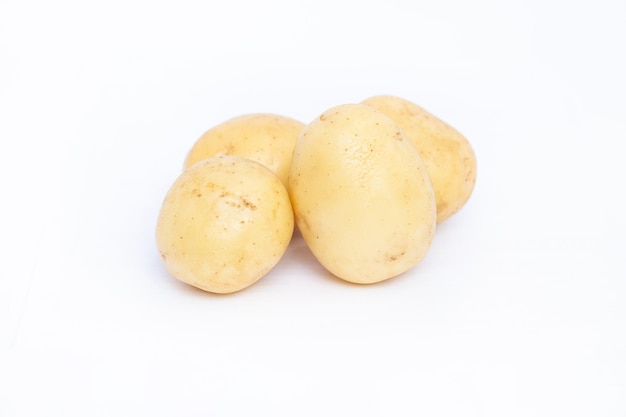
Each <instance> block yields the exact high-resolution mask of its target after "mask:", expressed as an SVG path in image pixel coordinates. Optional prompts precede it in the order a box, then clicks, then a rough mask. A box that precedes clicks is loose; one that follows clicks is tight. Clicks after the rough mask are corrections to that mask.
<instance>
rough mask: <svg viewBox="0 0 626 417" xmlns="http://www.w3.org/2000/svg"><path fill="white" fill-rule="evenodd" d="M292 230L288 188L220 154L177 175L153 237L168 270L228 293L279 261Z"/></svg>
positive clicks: (260, 169) (262, 170) (261, 169)
mask: <svg viewBox="0 0 626 417" xmlns="http://www.w3.org/2000/svg"><path fill="white" fill-rule="evenodd" d="M293 229H294V218H293V211H292V209H291V204H290V201H289V195H288V193H287V190H286V189H285V187H284V185H283V184H282V183H281V182H280V180H279V179H278V177H276V175H275V174H274V173H272V172H271V171H270V170H269V169H268V168H266V167H265V166H263V165H261V164H260V163H258V162H255V161H252V160H249V159H245V158H241V157H237V156H221V157H215V158H210V159H207V160H204V161H201V162H199V163H197V164H194V165H193V166H191V167H190V168H189V169H187V170H185V171H184V172H183V173H182V174H181V175H180V176H179V177H178V179H176V181H175V182H174V184H173V185H172V186H171V188H170V190H169V191H168V193H167V195H166V196H165V200H164V201H163V205H162V207H161V210H160V212H159V216H158V220H157V226H156V241H157V246H158V249H159V252H160V254H161V259H162V260H163V263H164V264H165V267H166V268H167V270H168V271H169V272H170V273H171V274H172V275H173V276H174V277H176V278H178V279H179V280H181V281H183V282H186V283H187V284H191V285H193V286H195V287H198V288H201V289H203V290H205V291H210V292H214V293H232V292H235V291H239V290H242V289H244V288H246V287H248V286H250V285H252V284H253V283H255V282H256V281H257V280H259V279H260V278H261V277H262V276H263V275H265V274H266V273H267V272H268V271H269V270H270V269H272V268H273V267H274V266H275V265H276V264H277V263H278V261H279V260H280V259H281V257H282V256H283V254H284V253H285V250H286V249H287V246H288V244H289V241H290V240H291V236H292V234H293Z"/></svg>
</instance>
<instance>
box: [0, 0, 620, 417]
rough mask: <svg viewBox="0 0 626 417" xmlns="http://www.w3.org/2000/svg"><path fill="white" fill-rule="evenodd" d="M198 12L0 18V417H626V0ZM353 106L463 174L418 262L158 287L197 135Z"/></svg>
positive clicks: (53, 12) (293, 268)
mask: <svg viewBox="0 0 626 417" xmlns="http://www.w3.org/2000/svg"><path fill="white" fill-rule="evenodd" d="M213 3H214V4H213ZM213 3H212V2H195V3H194V2H189V1H177V2H148V1H141V0H131V1H126V0H125V1H112V2H79V1H75V2H71V1H64V0H61V1H55V2H44V1H11V0H2V1H0V60H1V61H2V62H1V63H0V138H1V140H2V142H1V143H2V151H1V152H0V182H1V187H2V188H1V189H2V201H3V202H2V205H1V206H0V211H1V216H0V230H1V232H0V244H1V247H0V250H1V251H0V253H1V254H2V255H1V256H2V268H1V272H0V276H1V278H0V326H1V327H0V353H1V355H0V416H3V417H4V416H11V417H13V416H86V415H89V416H126V415H128V416H137V415H151V416H171V415H180V416H201V415H202V416H207V415H211V416H244V415H245V416H249V415H268V416H269V415H272V416H276V415H279V416H283V415H284V416H328V415H332V416H334V415H337V416H346V415H359V416H402V415H406V416H409V415H410V416H415V415H422V416H512V417H513V416H534V417H535V416H556V415H567V416H592V415H593V416H624V415H626V304H625V303H624V298H625V297H626V263H625V261H624V257H623V252H624V250H625V249H626V243H625V240H624V234H625V232H626V221H625V220H624V212H625V211H626V205H625V204H624V185H623V182H624V179H626V171H625V169H624V163H623V152H624V149H625V148H624V140H625V139H626V117H625V116H626V104H625V103H626V101H624V96H625V95H626V83H625V82H624V74H626V63H625V61H624V53H623V52H624V39H626V29H625V26H624V18H625V17H626V4H625V3H624V2H621V1H617V0H615V1H609V0H599V1H595V2H582V1H578V2H565V1H563V2H559V1H550V0H547V1H544V0H542V1H538V0H536V1H527V2H524V1H515V2H495V1H479V2H462V1H428V2H410V1H400V0H397V1H388V2H385V5H383V4H382V3H380V2H379V3H378V4H373V3H368V2H358V3H357V2H354V4H352V3H349V2H341V1H315V2H313V1H307V2H287V1H285V2H281V1H277V0H270V1H264V2H253V1H232V2H219V3H218V2H213ZM375 94H396V95H399V96H401V97H404V98H407V99H410V100H413V101H415V102H416V103H418V104H420V105H422V106H424V107H426V108H427V109H429V110H430V111H432V112H433V113H435V114H436V115H438V116H439V117H441V118H442V119H444V120H446V121H448V122H449V123H450V124H452V125H453V126H455V127H456V128H458V129H459V130H460V131H461V132H463V133H464V134H465V135H466V136H467V137H468V138H469V140H470V141H471V143H472V145H473V146H474V149H475V151H476V154H477V157H478V166H479V174H478V181H477V185H476V189H475V192H474V195H473V196H472V198H471V201H470V202H469V203H468V205H467V206H466V207H465V208H464V209H463V210H462V211H461V212H460V213H459V214H457V215H456V216H455V217H453V218H452V219H450V220H448V221H447V222H445V223H444V224H442V225H440V227H439V228H438V231H437V235H436V238H435V241H434V243H433V246H432V249H431V251H430V253H429V255H428V256H427V258H426V259H425V260H424V261H423V262H422V263H421V264H420V265H419V266H418V267H416V268H415V269H413V270H412V271H411V272H409V273H407V274H405V275H403V276H401V277H398V278H395V279H392V280H390V281H387V282H385V283H382V284H379V285H374V286H354V285H348V284H345V283H342V282H340V281H338V280H337V279H334V278H331V277H330V276H329V275H328V274H327V273H325V272H324V270H323V269H322V268H321V267H320V266H319V265H318V264H317V263H316V261H315V260H314V259H313V258H312V256H311V254H310V253H309V252H308V250H307V248H306V247H305V245H304V244H303V242H302V240H301V239H296V240H294V242H293V244H292V246H291V247H290V249H289V251H288V253H287V254H286V256H285V257H284V258H283V260H282V261H281V263H280V264H279V265H278V266H277V267H276V268H275V269H274V270H273V271H272V272H271V273H270V274H269V275H267V276H266V277H265V278H263V279H262V280H261V281H260V282H258V283H257V284H255V285H254V286H253V287H250V288H249V289H247V290H245V291H243V292H241V293H238V294H236V295H232V296H213V295H210V294H206V293H202V292H201V291H198V290H194V289H192V288H189V287H187V286H185V285H183V284H180V283H178V282H177V281H175V280H174V279H172V278H171V277H169V276H168V275H167V273H166V272H165V270H164V268H163V267H162V265H161V264H160V260H159V258H158V255H157V253H156V249H155V245H154V240H153V232H154V224H155V218H156V214H157V212H158V209H159V207H160V203H161V200H162V198H163V196H164V194H165V192H166V191H167V189H168V187H169V185H170V184H171V182H172V181H173V180H174V179H175V177H176V175H177V174H178V173H179V171H180V169H181V165H182V161H183V159H184V156H185V154H186V152H187V150H188V148H189V147H190V146H191V144H192V143H193V141H195V139H196V138H197V137H198V136H199V135H200V134H201V133H202V132H204V131H205V130H206V129H208V128H209V127H211V126H213V125H215V124H217V123H219V122H222V121H224V120H226V119H228V118H230V117H233V116H237V115H240V114H244V113H249V112H259V111H261V112H275V113H279V114H284V115H288V116H291V117H294V118H297V119H300V120H302V121H304V122H308V121H310V120H312V119H314V118H315V117H317V116H318V115H319V114H320V113H321V112H322V111H324V110H325V109H326V108H328V107H330V106H333V105H336V104H341V103H345V102H357V101H361V100H362V99H364V98H366V97H368V96H371V95H375Z"/></svg>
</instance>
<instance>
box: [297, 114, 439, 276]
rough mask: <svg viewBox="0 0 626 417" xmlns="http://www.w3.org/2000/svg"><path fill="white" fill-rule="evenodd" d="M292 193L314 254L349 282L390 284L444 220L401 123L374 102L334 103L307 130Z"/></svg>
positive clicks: (414, 261)
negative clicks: (367, 104) (438, 219)
mask: <svg viewBox="0 0 626 417" xmlns="http://www.w3.org/2000/svg"><path fill="white" fill-rule="evenodd" d="M289 193H290V197H291V202H292V206H293V208H294V213H295V218H296V224H297V226H298V228H299V230H300V232H301V234H302V237H303V238H304V240H305V242H306V243H307V245H308V246H309V248H310V249H311V252H313V254H314V256H315V257H316V258H317V259H318V260H319V262H320V263H321V264H322V265H323V266H324V267H325V268H326V269H328V270H329V271H330V272H331V273H333V274H334V275H336V276H337V277H339V278H341V279H344V280H346V281H350V282H354V283H360V284H369V283H375V282H379V281H383V280H386V279H388V278H391V277H394V276H396V275H398V274H401V273H402V272H404V271H407V270H408V269H410V268H411V267H413V266H414V265H416V264H417V263H418V262H419V261H420V260H421V259H422V258H423V257H424V256H425V255H426V253H427V252H428V249H429V247H430V244H431V241H432V238H433V234H434V231H435V224H436V208H435V196H434V192H433V188H432V185H431V183H430V180H429V178H428V172H427V171H426V167H425V165H424V162H423V161H422V159H421V157H420V156H419V153H418V152H417V150H416V149H415V147H414V146H413V145H412V144H411V142H410V141H409V140H408V139H406V138H405V137H404V134H403V133H402V132H401V130H400V128H399V127H398V126H397V125H396V124H395V123H394V122H393V121H392V120H391V119H390V118H388V117H387V116H385V115H384V114H383V113H382V112H380V111H378V110H376V109H375V108H373V107H371V106H366V105H363V104H344V105H340V106H337V107H333V108H331V109H329V110H327V111H326V112H324V113H323V114H322V115H321V116H320V117H319V118H318V119H316V120H314V121H313V122H311V123H310V124H309V125H307V126H306V127H305V128H304V130H303V131H302V134H301V135H300V137H299V138H298V142H297V143H296V146H295V149H294V154H293V159H292V163H291V171H290V174H289Z"/></svg>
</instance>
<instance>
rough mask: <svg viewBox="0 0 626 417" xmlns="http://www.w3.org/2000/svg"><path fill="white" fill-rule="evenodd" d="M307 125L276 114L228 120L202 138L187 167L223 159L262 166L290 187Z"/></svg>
mask: <svg viewBox="0 0 626 417" xmlns="http://www.w3.org/2000/svg"><path fill="white" fill-rule="evenodd" d="M303 127H304V123H301V122H299V121H297V120H293V119H290V118H288V117H284V116H279V115H275V114H263V113H261V114H246V115H243V116H239V117H235V118H233V119H230V120H227V121H226V122H223V123H221V124H219V125H217V126H215V127H213V128H212V129H209V130H208V131H206V132H205V133H204V134H203V135H202V136H200V137H199V138H198V139H197V140H196V142H195V143H194V145H193V146H192V148H191V150H190V151H189V153H188V154H187V158H186V160H185V164H184V167H185V169H186V168H189V167H190V166H191V165H193V164H195V163H196V162H198V161H201V160H203V159H207V158H211V157H214V156H220V155H237V156H241V157H244V158H248V159H252V160H254V161H257V162H260V163H261V164H263V165H265V166H266V167H268V168H269V169H271V170H272V171H273V172H274V173H275V174H276V175H277V176H278V178H279V179H280V180H281V181H282V182H283V184H284V185H286V184H287V176H288V175H289V166H290V165H291V154H292V153H293V147H294V145H295V143H296V139H297V138H298V135H299V134H300V131H301V130H302V128H303Z"/></svg>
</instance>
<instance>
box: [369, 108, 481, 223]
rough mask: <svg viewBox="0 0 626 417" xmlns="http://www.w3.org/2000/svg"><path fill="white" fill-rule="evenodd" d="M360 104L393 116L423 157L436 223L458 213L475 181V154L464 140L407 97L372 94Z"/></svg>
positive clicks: (451, 128) (452, 129)
mask: <svg viewBox="0 0 626 417" xmlns="http://www.w3.org/2000/svg"><path fill="white" fill-rule="evenodd" d="M363 103H364V104H367V105H370V106H373V107H375V108H377V109H378V110H380V111H381V112H383V113H384V114H386V115H387V116H389V117H390V118H391V119H393V121H395V122H396V123H397V124H398V126H400V128H402V130H403V131H404V133H405V134H406V135H407V137H408V138H409V139H410V140H411V141H412V142H413V144H414V145H415V147H416V148H417V150H418V151H419V153H420V155H421V156H422V158H423V159H424V162H425V163H426V168H427V169H428V174H429V176H430V179H431V181H432V183H433V188H434V189H435V198H436V201H437V223H441V222H442V221H444V220H446V219H448V218H449V217H450V216H452V215H453V214H455V213H456V212H458V211H459V210H460V209H461V208H462V207H463V206H464V205H465V203H466V202H467V201H468V200H469V198H470V196H471V194H472V191H473V189H474V184H475V182H476V156H475V155H474V151H473V149H472V147H471V145H470V143H469V142H468V141H467V139H466V138H465V137H464V136H463V135H462V134H461V133H459V132H458V131H457V130H456V129H454V128H453V127H452V126H450V125H449V124H447V123H445V122H444V121H442V120H440V119H438V118H437V117H435V116H433V115H432V114H430V113H429V112H427V111H426V110H424V109H423V108H421V107H420V106H418V105H417V104H415V103H412V102H410V101H408V100H404V99H402V98H399V97H394V96H375V97H370V98H368V99H367V100H364V101H363Z"/></svg>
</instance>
